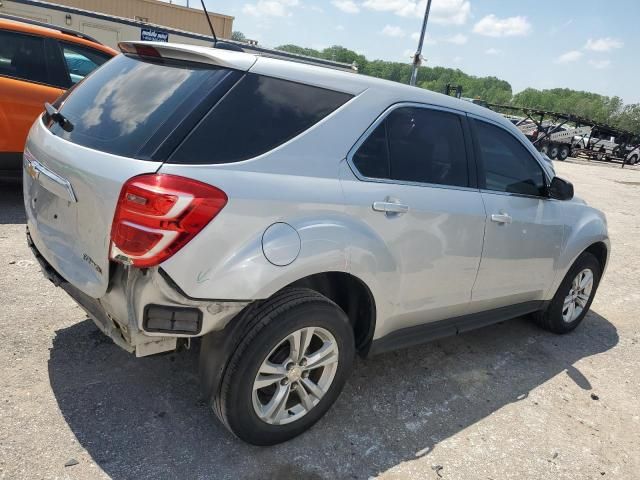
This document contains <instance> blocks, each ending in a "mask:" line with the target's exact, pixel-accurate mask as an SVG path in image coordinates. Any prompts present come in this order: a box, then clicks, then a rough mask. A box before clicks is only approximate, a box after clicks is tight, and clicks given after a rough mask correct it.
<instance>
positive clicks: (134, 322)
mask: <svg viewBox="0 0 640 480" xmlns="http://www.w3.org/2000/svg"><path fill="white" fill-rule="evenodd" d="M27 242H28V244H29V247H30V248H31V251H32V252H33V255H34V256H35V258H36V259H37V260H38V263H39V264H40V267H41V269H42V273H43V274H44V276H45V277H46V278H48V279H49V280H50V281H51V282H52V283H53V284H54V285H55V286H57V287H60V288H62V289H63V290H64V291H65V292H67V294H68V295H69V296H70V297H71V298H73V299H74V300H75V301H76V302H77V303H78V305H80V307H82V308H83V309H84V310H85V312H86V313H87V314H88V315H89V317H91V319H92V320H93V321H94V323H95V324H96V326H97V327H98V328H99V329H100V330H101V331H102V332H103V333H104V334H105V335H107V336H108V337H110V338H111V339H112V340H113V341H114V343H115V344H116V345H118V346H119V347H121V348H123V349H124V350H126V351H128V352H131V353H134V352H135V354H136V356H138V357H144V356H147V355H152V354H154V353H160V352H166V351H171V350H174V349H175V348H176V345H177V339H178V338H191V337H198V336H202V335H204V334H207V333H209V332H212V331H217V330H222V329H223V328H224V327H225V326H226V325H227V323H228V322H229V321H230V320H231V319H232V318H233V317H235V316H236V315H237V314H238V313H239V312H240V311H241V310H242V309H243V308H244V307H245V306H247V305H248V304H249V303H250V302H249V301H217V300H204V299H192V298H189V297H187V296H186V295H185V294H184V293H183V292H180V291H178V289H177V287H175V285H174V284H173V282H172V281H171V279H170V278H168V277H167V275H166V274H165V273H163V272H162V271H161V270H160V269H158V268H150V269H146V270H140V269H135V268H130V267H124V266H121V265H118V266H117V267H116V269H115V271H114V272H113V275H112V277H111V281H110V285H109V289H108V290H107V293H106V294H105V295H104V296H103V297H101V298H93V297H90V296H89V295H87V294H85V293H84V292H82V291H81V290H80V289H78V288H77V287H75V286H74V285H73V284H71V283H69V282H68V281H67V280H65V279H64V278H63V277H62V276H61V275H60V274H59V273H58V272H57V271H56V270H55V269H54V268H53V267H52V266H51V264H50V263H49V262H48V261H47V259H46V258H44V257H43V256H42V254H41V253H40V252H39V251H38V249H37V248H36V246H35V245H34V243H33V241H32V240H31V236H30V235H29V232H28V231H27ZM149 306H162V307H163V308H166V309H174V310H180V309H182V310H185V309H188V310H193V311H198V312H200V314H199V315H198V318H199V324H198V331H197V333H194V334H190V333H186V332H184V331H176V332H170V333H165V332H159V331H145V328H144V326H145V318H146V319H147V323H148V311H149V308H148V307H149Z"/></svg>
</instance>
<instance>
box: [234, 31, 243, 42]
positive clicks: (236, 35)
mask: <svg viewBox="0 0 640 480" xmlns="http://www.w3.org/2000/svg"><path fill="white" fill-rule="evenodd" d="M231 40H235V41H236V42H246V41H247V37H245V35H244V33H242V32H240V31H238V30H234V31H233V32H231Z"/></svg>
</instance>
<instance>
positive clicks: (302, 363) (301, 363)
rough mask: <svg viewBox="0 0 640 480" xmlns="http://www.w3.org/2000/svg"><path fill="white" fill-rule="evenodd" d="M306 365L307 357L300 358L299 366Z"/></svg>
mask: <svg viewBox="0 0 640 480" xmlns="http://www.w3.org/2000/svg"><path fill="white" fill-rule="evenodd" d="M306 365H307V359H306V358H303V359H302V360H300V366H301V367H304V366H306Z"/></svg>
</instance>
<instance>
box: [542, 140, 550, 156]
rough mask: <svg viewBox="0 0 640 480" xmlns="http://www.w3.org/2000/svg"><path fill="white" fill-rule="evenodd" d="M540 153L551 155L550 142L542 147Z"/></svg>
mask: <svg viewBox="0 0 640 480" xmlns="http://www.w3.org/2000/svg"><path fill="white" fill-rule="evenodd" d="M540 153H542V154H544V155H547V156H549V144H548V143H545V144H544V145H542V146H541V147H540Z"/></svg>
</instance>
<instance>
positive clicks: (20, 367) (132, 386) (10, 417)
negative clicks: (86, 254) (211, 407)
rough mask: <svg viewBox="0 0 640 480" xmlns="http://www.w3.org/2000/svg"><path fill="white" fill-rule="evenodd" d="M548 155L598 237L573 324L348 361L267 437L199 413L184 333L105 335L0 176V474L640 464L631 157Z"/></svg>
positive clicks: (241, 474)
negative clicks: (171, 344)
mask: <svg viewBox="0 0 640 480" xmlns="http://www.w3.org/2000/svg"><path fill="white" fill-rule="evenodd" d="M556 167H557V170H558V172H559V174H560V175H562V176H565V177H566V178H568V179H570V180H571V181H573V182H574V184H575V187H576V193H577V195H579V196H581V197H583V198H585V199H586V200H587V201H589V202H590V203H591V204H593V205H595V206H597V207H599V208H601V209H602V210H604V211H605V212H606V213H607V216H608V219H609V229H610V234H611V238H612V242H613V248H614V250H613V256H612V259H611V262H610V265H609V268H608V271H607V274H606V276H605V278H604V281H603V283H602V285H601V287H600V290H599V292H598V295H597V297H596V300H595V302H594V303H593V306H592V311H591V313H590V314H589V315H588V316H587V318H586V319H585V321H584V323H583V324H582V325H581V326H580V327H579V328H578V329H577V330H576V331H575V332H573V333H572V334H570V335H567V336H556V335H553V334H550V333H546V332H544V331H541V330H539V329H537V328H536V327H535V326H533V325H532V324H531V323H529V322H528V321H527V320H525V319H518V320H513V321H509V322H505V323H502V324H499V325H495V326H491V327H487V328H484V329H481V330H478V331H475V332H471V333H468V334H464V335H460V336H458V337H455V338H450V339H447V340H443V341H439V342H435V343H431V344H427V345H424V346H422V347H417V348H412V349H407V350H402V351H399V352H394V353H389V354H385V355H382V356H379V357H375V358H372V359H369V360H366V361H359V362H358V364H357V366H356V368H355V371H354V372H353V375H352V377H351V380H350V381H349V383H348V384H347V386H346V388H345V391H344V393H343V394H342V395H341V397H340V399H339V400H338V402H337V403H336V405H335V406H334V408H333V409H332V410H331V411H330V413H329V414H328V415H327V416H326V417H325V418H324V419H323V420H321V421H320V422H319V423H318V424H317V425H316V427H315V428H313V429H312V430H311V431H310V432H308V433H306V434H305V435H303V436H301V437H299V438H297V439H295V440H293V441H291V442H289V443H287V444H284V445H280V446H276V447H271V448H256V447H250V446H248V445H246V444H243V443H242V442H240V441H238V440H236V439H235V438H234V437H232V436H231V435H230V434H229V433H227V432H226V431H225V430H224V428H222V427H221V425H220V424H219V423H218V422H217V420H216V419H215V417H214V415H213V413H211V412H209V411H208V409H207V407H206V406H205V405H204V403H203V402H202V401H201V400H200V399H199V389H198V380H197V376H196V363H197V353H196V352H195V351H194V350H195V349H193V350H191V351H181V352H178V353H173V354H168V355H160V356H155V357H149V358H142V359H136V358H134V357H132V356H130V355H129V354H127V353H125V352H123V351H121V350H120V349H119V348H118V347H116V346H115V345H113V344H112V343H111V341H110V340H107V339H106V338H105V337H103V336H102V334H101V333H99V332H98V330H97V329H96V328H95V327H94V325H93V324H92V322H91V321H89V320H87V317H86V316H85V314H84V313H83V312H82V310H81V309H80V308H78V307H77V306H76V305H75V304H74V302H73V301H72V300H70V299H69V298H68V297H67V296H66V295H65V294H64V292H62V291H61V290H59V289H56V288H55V287H54V286H53V285H52V284H51V283H49V282H48V281H46V280H45V279H44V278H43V277H42V275H41V274H40V272H39V269H38V266H37V264H36V262H35V261H34V259H33V258H32V256H31V254H30V252H29V251H28V249H27V247H26V244H25V239H24V225H23V223H24V213H23V209H22V198H21V193H20V188H19V187H18V186H15V185H9V184H0V246H1V247H2V248H0V306H1V309H2V310H1V312H0V341H1V342H2V348H1V349H0V384H1V385H2V388H1V390H0V403H1V409H0V478H10V479H23V478H24V479H31V478H71V479H93V478H109V477H110V478H114V479H129V478H136V479H146V478H149V479H152V478H153V479H161V478H229V479H239V478H248V479H278V480H280V479H294V478H295V479H298V478H309V479H342V478H347V479H349V478H353V479H368V478H370V477H378V476H379V477H380V478H383V479H401V478H402V479H405V478H411V479H438V478H444V479H465V480H468V479H485V480H486V479H494V480H498V479H523V478H527V479H548V478H553V479H594V478H620V479H635V478H639V475H640V474H639V473H638V472H640V401H639V397H640V371H639V367H640V327H639V326H638V321H637V318H638V312H639V311H640V290H638V289H637V287H638V284H639V283H640V282H639V280H640V276H639V274H638V270H639V269H640V242H638V237H639V236H640V213H638V212H639V211H640V170H638V169H637V168H635V167H634V168H625V169H624V170H622V169H620V168H614V167H613V166H611V165H606V164H595V163H591V164H586V163H584V162H578V161H567V162H565V163H560V164H557V165H556ZM65 464H67V466H65ZM70 464H73V465H70Z"/></svg>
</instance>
